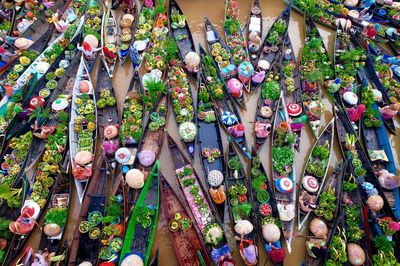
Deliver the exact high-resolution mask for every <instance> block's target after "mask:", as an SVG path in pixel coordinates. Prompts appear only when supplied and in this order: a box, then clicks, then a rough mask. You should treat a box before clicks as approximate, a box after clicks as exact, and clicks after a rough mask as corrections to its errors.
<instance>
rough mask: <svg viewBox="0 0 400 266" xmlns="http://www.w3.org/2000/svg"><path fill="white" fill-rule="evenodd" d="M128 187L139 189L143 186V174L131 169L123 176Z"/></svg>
mask: <svg viewBox="0 0 400 266" xmlns="http://www.w3.org/2000/svg"><path fill="white" fill-rule="evenodd" d="M125 179H126V183H127V184H128V186H129V187H131V188H134V189H139V188H142V187H143V186H144V174H143V173H142V172H141V171H140V170H139V169H136V168H134V169H131V170H129V171H128V172H127V173H126V175H125Z"/></svg>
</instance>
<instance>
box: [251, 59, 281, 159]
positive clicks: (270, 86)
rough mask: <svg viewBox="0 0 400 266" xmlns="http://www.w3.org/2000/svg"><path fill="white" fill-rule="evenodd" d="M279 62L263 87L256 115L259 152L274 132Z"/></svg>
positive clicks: (274, 65)
mask: <svg viewBox="0 0 400 266" xmlns="http://www.w3.org/2000/svg"><path fill="white" fill-rule="evenodd" d="M278 63H279V62H278V61H275V62H274V64H273V65H272V67H271V71H270V73H269V74H268V80H267V81H265V82H264V83H263V85H262V86H261V93H260V96H259V98H258V105H257V110H256V114H255V119H254V121H255V123H254V127H253V132H254V136H255V139H256V141H255V148H256V150H257V151H259V150H260V149H261V147H262V146H263V145H264V143H265V142H266V141H267V139H268V137H269V134H270V133H271V131H272V124H273V123H274V118H275V116H274V114H275V111H276V106H277V105H278V101H279V97H280V96H281V93H280V84H279V82H278V81H279V78H280V69H279V66H278Z"/></svg>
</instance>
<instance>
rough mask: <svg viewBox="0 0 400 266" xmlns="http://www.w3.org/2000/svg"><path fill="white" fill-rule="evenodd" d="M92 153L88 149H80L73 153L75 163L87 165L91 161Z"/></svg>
mask: <svg viewBox="0 0 400 266" xmlns="http://www.w3.org/2000/svg"><path fill="white" fill-rule="evenodd" d="M92 159H93V154H92V153H91V152H90V151H80V152H78V153H77V154H76V155H75V163H77V164H79V165H87V164H89V163H91V162H92Z"/></svg>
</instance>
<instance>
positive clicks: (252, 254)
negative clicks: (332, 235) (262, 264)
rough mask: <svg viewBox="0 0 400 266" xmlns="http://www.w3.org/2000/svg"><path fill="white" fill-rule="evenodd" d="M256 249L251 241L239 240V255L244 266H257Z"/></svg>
mask: <svg viewBox="0 0 400 266" xmlns="http://www.w3.org/2000/svg"><path fill="white" fill-rule="evenodd" d="M257 254H258V252H257V247H256V246H255V245H254V243H253V240H251V239H243V236H242V238H241V240H240V255H241V257H242V258H243V260H244V261H245V263H246V265H257Z"/></svg>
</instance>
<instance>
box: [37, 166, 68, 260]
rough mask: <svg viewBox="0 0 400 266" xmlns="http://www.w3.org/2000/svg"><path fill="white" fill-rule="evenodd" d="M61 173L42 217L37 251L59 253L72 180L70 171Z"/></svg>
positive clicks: (66, 220) (66, 221)
mask: <svg viewBox="0 0 400 266" xmlns="http://www.w3.org/2000/svg"><path fill="white" fill-rule="evenodd" d="M68 170H69V169H67V172H66V173H64V174H62V175H61V176H60V178H59V179H58V180H57V182H58V184H57V185H56V186H55V188H54V192H53V195H52V197H51V201H50V203H49V206H48V208H47V212H46V216H45V218H44V224H43V226H44V227H43V231H42V234H41V237H40V242H39V249H38V250H39V251H45V250H46V251H48V252H50V253H52V252H54V254H57V255H58V254H60V253H61V246H62V238H63V235H64V233H65V228H66V225H67V223H68V214H69V210H70V206H71V193H72V180H71V176H70V172H69V171H68Z"/></svg>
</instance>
